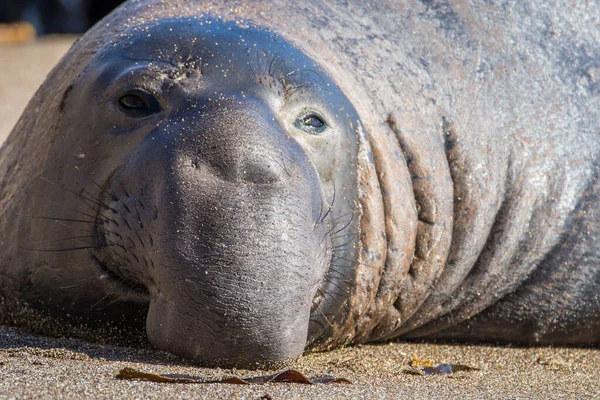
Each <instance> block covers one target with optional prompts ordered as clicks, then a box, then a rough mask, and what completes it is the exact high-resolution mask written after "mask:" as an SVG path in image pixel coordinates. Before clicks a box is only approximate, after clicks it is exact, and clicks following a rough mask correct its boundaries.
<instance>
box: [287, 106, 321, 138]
mask: <svg viewBox="0 0 600 400" xmlns="http://www.w3.org/2000/svg"><path fill="white" fill-rule="evenodd" d="M294 126H296V128H298V129H301V130H303V131H304V132H307V133H311V134H313V135H318V134H320V133H323V132H325V130H326V129H327V122H325V119H324V118H323V117H321V116H320V115H319V114H317V113H315V112H307V113H303V114H300V115H299V116H298V118H297V119H296V122H294Z"/></svg>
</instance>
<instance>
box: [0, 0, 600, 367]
mask: <svg viewBox="0 0 600 400" xmlns="http://www.w3.org/2000/svg"><path fill="white" fill-rule="evenodd" d="M598 15H600V10H599V9H598V5H597V4H596V3H593V4H588V5H579V6H574V5H570V6H569V7H568V8H567V7H566V6H564V5H548V4H547V3H546V2H542V1H538V2H535V4H534V5H531V4H528V5H520V4H518V5H517V4H513V5H512V6H507V5H495V4H490V2H484V1H481V2H470V3H468V4H462V3H461V4H460V5H459V4H457V5H453V4H451V3H444V2H432V1H421V2H418V1H413V2H411V3H410V4H408V3H406V2H402V3H398V2H395V1H381V2H376V3H374V4H367V3H365V2H359V1H356V2H339V3H337V2H334V3H332V2H329V1H327V2H326V1H319V0H317V1H311V2H306V3H304V4H300V5H298V4H297V3H296V2H291V1H285V0H282V1H274V2H270V3H269V4H268V5H267V4H266V3H265V2H258V1H257V2H254V1H249V2H243V3H242V2H240V3H239V4H238V3H230V2H201V1H192V0H178V1H168V2H167V1H133V0H132V1H130V2H128V3H126V4H124V5H123V6H122V7H120V8H119V9H117V10H116V11H115V12H113V13H112V14H111V15H109V16H108V17H107V18H105V19H104V20H103V21H101V22H100V23H99V24H98V25H96V26H95V27H94V28H92V29H91V30H90V31H89V32H88V33H87V34H86V35H85V36H84V37H83V38H81V39H80V40H79V41H78V42H77V43H76V44H75V45H74V46H73V48H72V49H71V50H70V52H69V53H68V54H67V55H66V56H65V58H64V59H63V60H62V61H61V62H60V63H59V65H58V66H57V67H56V68H55V69H54V70H53V72H52V73H51V74H50V76H49V77H48V79H47V80H46V82H45V83H44V85H43V86H42V87H41V89H40V90H39V91H38V93H37V94H36V95H35V97H34V98H33V100H32V101H31V103H30V104H29V106H28V108H27V110H26V111H25V113H24V114H23V116H22V118H21V119H20V121H19V122H18V124H17V126H16V127H15V129H14V131H13V132H12V134H11V136H10V137H9V139H8V141H7V142H6V143H5V145H4V146H3V148H2V154H1V156H0V175H1V176H2V179H1V181H0V215H1V217H0V246H1V247H0V271H1V276H2V281H1V282H0V292H1V293H2V298H3V302H2V304H3V307H2V319H3V321H4V322H7V323H12V324H18V325H25V326H30V327H34V328H37V329H39V330H42V331H44V332H48V333H56V332H57V331H59V332H60V333H63V334H64V333H67V334H73V335H84V336H85V335H88V336H89V335H92V334H94V335H97V336H99V337H98V339H102V338H101V337H100V336H104V335H106V336H115V335H116V336H119V335H120V336H134V337H137V336H141V337H145V336H144V333H143V331H144V325H145V334H146V335H147V338H148V339H149V341H150V342H151V343H152V344H153V345H154V346H156V347H157V348H160V349H163V350H167V351H171V352H173V353H176V354H178V355H180V356H183V357H185V358H190V359H194V360H197V361H199V362H201V363H204V364H210V365H226V364H233V365H247V364H251V363H253V362H255V361H259V362H263V361H281V360H285V359H288V358H290V357H294V356H297V355H299V354H301V353H302V351H303V350H304V349H306V348H317V349H324V348H331V347H334V346H340V345H344V344H350V343H358V342H367V341H378V340H386V339H390V338H394V337H408V338H414V337H430V338H444V339H448V338H451V339H472V340H485V341H497V340H502V341H511V342H522V343H565V344H594V343H596V344H597V343H598V342H599V340H600V269H599V268H598V257H599V256H600V253H599V252H600V250H599V249H600V243H599V242H600V236H599V232H600V230H599V229H598V224H597V221H598V219H599V218H600V202H598V195H599V193H600V192H599V191H600V186H599V185H600V184H599V183H598V182H599V181H600V179H599V178H600V169H599V168H598V160H599V158H598V155H599V150H600V139H599V138H600V132H599V125H598V121H599V120H600V118H599V112H600V111H599V110H600V103H599V98H600V96H599V95H600V80H599V77H600V31H599V30H598V25H597V16H598Z"/></svg>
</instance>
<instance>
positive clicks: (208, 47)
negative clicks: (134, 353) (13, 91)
mask: <svg viewBox="0 0 600 400" xmlns="http://www.w3.org/2000/svg"><path fill="white" fill-rule="evenodd" d="M61 107H62V110H63V118H62V119H61V120H60V127H59V130H60V132H61V134H60V135H59V136H58V137H57V138H56V140H55V141H54V143H53V148H52V150H51V154H52V156H51V158H50V160H49V162H48V165H47V168H46V171H47V174H46V175H45V178H46V179H45V181H47V182H51V183H52V185H48V188H47V192H48V196H55V198H54V199H52V201H50V202H46V203H45V204H40V205H38V206H37V209H39V208H45V210H46V211H45V213H46V215H55V214H56V203H57V202H58V203H62V202H63V201H61V200H59V198H60V197H63V198H65V191H64V188H65V187H66V188H71V189H70V191H71V192H76V195H72V196H68V197H66V200H64V202H70V203H72V204H69V206H70V207H69V208H70V209H77V210H78V212H85V214H86V215H87V216H90V217H93V220H94V223H93V224H90V226H89V227H86V228H82V227H81V226H77V231H74V232H73V231H71V232H69V233H66V232H65V231H64V229H67V228H64V227H61V228H60V229H63V230H62V231H61V233H60V234H57V233H56V229H57V228H56V227H53V228H52V229H54V230H53V231H52V232H50V231H49V230H48V231H47V232H46V233H45V235H46V236H49V235H52V236H57V235H63V237H66V235H72V236H73V237H76V236H85V235H83V234H81V231H82V229H84V230H85V229H89V232H87V233H86V235H89V236H90V237H92V246H91V248H89V249H86V250H85V251H83V252H82V251H79V252H67V253H51V254H49V253H40V254H39V255H38V257H40V258H42V257H46V258H47V259H46V262H47V263H48V264H49V265H50V264H51V265H54V264H56V263H62V264H63V265H70V266H71V268H72V269H71V272H70V273H71V274H73V275H74V276H77V275H81V276H87V278H86V279H87V280H86V281H85V284H77V285H74V286H73V287H70V288H64V286H65V285H62V286H63V289H62V292H61V297H67V296H74V297H75V298H77V296H79V297H82V296H81V295H78V293H81V292H82V291H86V292H87V294H86V298H87V299H88V300H87V302H88V303H91V304H94V307H91V308H89V309H84V310H82V309H81V304H79V305H73V307H72V308H73V310H71V312H73V313H77V312H79V314H85V315H87V316H89V318H90V319H92V318H96V317H97V318H101V317H102V316H99V315H94V313H96V314H101V313H99V312H96V310H102V309H105V308H106V307H104V308H102V307H101V306H100V305H102V304H112V307H116V308H119V307H121V310H122V312H123V313H124V314H123V315H125V317H127V314H126V312H128V311H127V310H130V309H139V308H143V307H148V313H147V318H146V331H147V335H148V338H149V340H150V342H151V343H152V344H153V345H154V346H156V347H157V348H159V349H163V350H167V351H170V352H173V353H176V354H178V355H181V356H183V357H186V358H191V359H195V360H198V361H201V362H203V363H205V364H221V365H223V364H238V365H239V364H248V363H253V362H256V361H259V362H263V361H281V360H285V359H288V358H290V357H293V356H296V355H299V354H301V353H302V351H303V349H304V348H305V346H306V345H307V338H308V337H309V325H310V332H311V333H310V336H311V337H310V340H313V339H315V338H316V337H317V336H319V334H320V332H322V331H323V330H324V329H327V324H328V323H330V322H329V320H328V315H326V312H325V311H324V310H330V309H332V308H335V307H336V306H338V307H341V306H340V305H335V301H336V298H335V297H336V296H335V290H344V289H343V282H344V277H343V276H341V277H340V276H339V275H340V272H339V271H340V269H343V268H342V265H343V264H347V263H352V262H353V261H352V260H354V259H356V255H355V254H354V253H355V252H356V250H355V247H356V246H354V245H353V244H354V241H355V239H356V230H357V228H356V222H357V221H356V219H357V218H356V217H355V216H354V215H353V211H352V210H354V209H355V208H356V205H355V203H356V200H357V193H356V184H355V181H356V157H357V139H356V135H355V131H356V129H357V128H358V124H359V122H358V117H357V115H356V112H355V110H354V109H353V107H352V105H351V104H350V103H349V102H348V100H347V99H346V98H345V96H344V95H343V94H342V92H341V91H340V89H339V88H338V87H337V86H336V84H335V83H334V82H333V81H332V80H331V79H330V78H329V77H328V75H327V73H325V72H324V70H322V69H321V68H320V67H319V66H317V65H315V63H314V62H313V61H311V59H310V58H309V57H307V56H306V55H305V54H303V53H302V52H301V51H299V50H297V49H296V48H295V47H293V46H292V45H290V44H289V43H287V42H286V41H285V40H283V39H282V38H281V37H278V36H277V35H274V34H272V33H270V32H268V31H266V30H263V29H259V28H255V27H247V26H245V27H241V26H239V24H236V23H233V22H223V21H220V20H217V19H209V18H206V19H169V20H160V21H158V22H153V23H150V24H148V25H145V26H142V27H137V28H135V29H131V30H129V31H125V32H123V33H121V34H120V35H119V37H118V38H117V39H115V40H114V41H113V42H111V43H110V44H109V45H107V46H105V47H104V48H103V49H102V50H100V51H99V52H98V53H97V54H96V55H95V56H94V57H93V58H92V59H91V62H90V63H89V64H88V65H87V66H86V67H85V69H84V70H83V71H82V72H81V73H80V74H79V76H78V78H77V79H76V80H75V81H74V82H73V84H72V86H71V88H70V90H69V92H68V94H67V96H65V99H64V101H63V104H62V106H61ZM65 160H68V161H65ZM50 192H51V193H53V194H50ZM48 196H46V199H47V198H48ZM61 205H63V206H65V207H66V205H65V204H64V203H62V204H61ZM86 206H87V207H88V208H87V210H86V209H85V207H86ZM63 210H64V208H63ZM79 217H81V215H79ZM79 219H81V218H79ZM36 273H37V274H43V271H41V270H40V271H38V272H36ZM336 274H337V275H336ZM90 277H91V278H90ZM56 279H58V278H57V277H56V274H52V273H48V274H47V276H38V279H37V281H44V282H45V284H46V285H48V286H51V285H53V284H54V283H53V281H54V280H56ZM336 282H337V283H336ZM336 288H337V289H336ZM69 292H70V294H69ZM332 292H333V293H332ZM148 304H149V306H148ZM119 305H121V306H119ZM136 305H139V307H138V306H136ZM113 313H114V312H113ZM329 317H330V318H334V317H332V316H329Z"/></svg>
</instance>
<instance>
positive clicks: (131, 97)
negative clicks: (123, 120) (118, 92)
mask: <svg viewBox="0 0 600 400" xmlns="http://www.w3.org/2000/svg"><path fill="white" fill-rule="evenodd" d="M119 110H120V111H121V112H122V113H123V114H125V115H127V116H128V117H132V118H143V117H147V116H148V115H152V114H155V113H157V112H159V111H160V107H159V105H158V102H157V101H156V99H155V98H154V97H153V96H152V95H150V94H148V93H144V92H132V93H127V94H125V95H123V96H121V97H120V98H119Z"/></svg>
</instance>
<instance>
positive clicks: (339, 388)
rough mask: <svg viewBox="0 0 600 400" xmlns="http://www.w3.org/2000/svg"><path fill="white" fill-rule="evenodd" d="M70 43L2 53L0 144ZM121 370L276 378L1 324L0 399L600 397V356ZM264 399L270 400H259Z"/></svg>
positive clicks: (425, 352) (574, 353) (514, 352)
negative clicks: (164, 377)
mask: <svg viewBox="0 0 600 400" xmlns="http://www.w3.org/2000/svg"><path fill="white" fill-rule="evenodd" d="M72 40H73V39H72V38H61V37H53V38H52V37H51V38H45V39H43V40H39V41H38V42H37V43H35V44H30V45H23V46H4V47H0V143H1V142H2V141H3V140H4V139H5V138H6V136H7V135H8V133H9V132H10V130H11V129H12V126H13V125H14V124H15V123H16V121H17V119H18V117H19V116H20V114H21V112H22V110H23V109H24V108H25V106H26V104H27V102H28V100H29V98H30V97H31V96H32V95H33V93H34V92H35V90H36V89H37V87H38V86H39V84H40V83H41V82H42V81H43V79H44V77H45V76H46V74H47V73H48V71H49V70H50V69H51V68H52V67H53V66H54V64H55V63H56V62H57V61H58V59H59V58H60V57H61V55H62V54H63V53H64V52H65V51H66V50H67V49H68V48H69V46H70V43H71V42H72ZM413 355H416V356H417V357H419V358H421V359H431V360H433V361H435V362H439V363H441V362H449V363H456V364H466V365H469V366H472V367H477V368H479V369H480V370H479V371H472V372H458V373H455V374H452V375H451V376H448V375H445V376H415V375H408V374H406V373H404V372H403V371H404V369H405V368H406V367H407V366H408V364H409V362H410V361H411V360H412V357H413ZM123 367H134V368H136V369H139V370H142V371H146V372H154V373H160V374H176V373H177V374H186V375H192V376H199V377H203V378H206V379H207V380H218V379H221V378H223V377H225V376H232V375H236V376H240V377H251V376H258V375H264V374H268V373H271V372H274V371H244V370H223V369H205V368H197V367H195V366H193V365H191V364H189V363H186V362H185V361H182V360H179V359H177V358H175V357H174V356H171V355H169V354H166V353H162V352H157V351H152V350H142V349H131V348H124V347H115V346H105V345H101V344H93V343H87V342H84V341H80V340H77V339H69V338H48V337H43V336H37V335H33V334H31V333H30V332H28V331H24V330H19V329H15V328H10V327H2V326H0V398H77V399H79V398H173V399H175V398H199V399H204V398H210V399H213V398H219V399H259V398H261V397H263V396H265V395H268V396H270V398H272V399H295V398H298V399H310V398H343V399H346V398H367V399H379V398H381V399H385V398H390V399H404V398H406V399H431V398H459V399H487V398H489V399H531V398H539V399H549V398H553V399H554V398H555V399H586V398H589V399H593V398H600V349H585V348H551V347H533V348H519V347H508V346H488V345H485V346H484V345H446V344H431V343H390V344H384V345H365V346H358V347H353V348H346V349H341V350H337V351H332V352H328V353H316V354H309V355H307V356H304V357H303V358H301V359H299V360H297V361H295V362H291V363H290V365H289V368H294V369H297V370H299V371H301V372H303V373H304V374H305V375H307V376H309V377H315V376H322V375H333V376H335V377H340V378H346V379H349V380H350V381H352V384H351V385H345V384H333V385H314V386H310V385H302V384H282V383H279V384H268V385H248V386H242V385H230V384H210V385H205V384H201V385H197V384H166V383H154V382H139V381H122V380H118V379H115V375H116V374H117V373H118V372H119V370H120V369H121V368H123ZM263 398H268V397H263Z"/></svg>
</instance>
